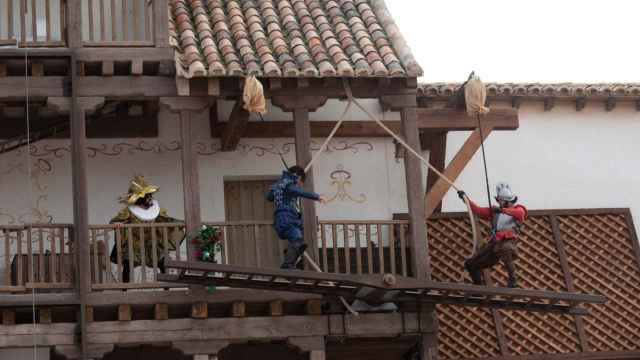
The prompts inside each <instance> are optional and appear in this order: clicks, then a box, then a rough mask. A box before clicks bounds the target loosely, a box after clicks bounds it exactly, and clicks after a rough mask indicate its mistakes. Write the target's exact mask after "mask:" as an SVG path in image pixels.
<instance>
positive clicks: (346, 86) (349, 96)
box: [305, 79, 479, 254]
mask: <svg viewBox="0 0 640 360" xmlns="http://www.w3.org/2000/svg"><path fill="white" fill-rule="evenodd" d="M342 84H343V86H344V90H345V93H346V95H347V99H348V100H349V103H348V104H347V107H346V108H345V111H344V112H343V114H342V116H341V117H340V120H339V121H338V123H337V124H336V125H335V126H334V128H333V130H332V131H331V134H329V137H328V138H327V139H326V140H325V142H324V144H323V145H322V146H321V147H320V151H318V152H317V153H316V155H315V156H314V157H313V158H312V159H311V162H310V163H309V164H307V166H306V167H305V172H307V171H308V170H309V169H310V168H311V165H313V163H314V162H315V161H316V160H317V159H318V156H320V154H321V153H322V151H323V150H324V148H325V147H326V145H327V144H328V143H329V141H330V140H331V138H332V137H333V136H334V135H335V133H336V131H338V128H339V127H340V125H341V124H342V122H343V121H344V118H345V116H346V113H347V111H348V110H349V107H350V106H351V104H352V103H353V104H355V105H356V106H357V107H358V108H359V109H360V110H362V111H363V112H364V113H365V114H366V115H367V116H368V117H369V118H370V119H371V120H373V121H375V122H376V123H377V124H378V125H379V126H380V127H381V128H382V129H383V130H384V131H386V132H387V133H388V134H389V135H391V137H393V138H394V139H395V140H396V141H397V142H398V143H399V144H401V145H402V146H403V147H404V148H405V149H407V150H408V151H409V152H410V153H411V154H413V155H414V156H415V157H417V158H418V159H419V160H420V161H422V163H423V164H425V165H426V166H427V167H428V168H429V169H431V170H432V171H433V172H434V173H435V174H436V175H438V176H439V177H440V178H442V179H443V180H444V181H445V182H446V183H447V184H449V186H451V187H452V188H453V189H454V190H456V191H460V189H459V188H458V187H457V186H456V185H455V184H454V183H453V181H451V179H449V178H448V177H447V176H446V175H445V174H443V173H442V172H441V171H439V170H438V169H437V168H436V167H435V166H433V165H431V163H429V161H427V160H426V159H425V158H424V157H422V155H420V154H419V153H418V152H417V151H415V150H414V149H413V148H412V147H411V146H409V144H407V143H406V142H405V141H404V140H403V139H402V138H401V137H400V136H398V135H396V133H394V132H393V130H391V129H389V128H388V127H387V126H386V125H385V124H384V122H382V121H381V120H380V119H379V118H378V117H377V116H375V115H374V114H372V113H371V112H370V111H369V110H368V109H367V108H365V107H364V106H362V104H360V102H359V101H358V100H356V99H355V98H354V97H353V93H352V92H351V87H350V86H349V82H348V81H347V80H346V79H343V80H342ZM464 203H465V205H466V206H467V212H468V213H469V220H470V222H471V230H472V232H473V240H474V243H473V254H475V253H476V251H477V248H478V241H479V238H478V229H477V226H476V221H475V216H474V215H473V211H472V210H471V202H470V201H469V198H468V197H466V196H465V198H464Z"/></svg>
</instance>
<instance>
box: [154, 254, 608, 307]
mask: <svg viewBox="0 0 640 360" xmlns="http://www.w3.org/2000/svg"><path fill="white" fill-rule="evenodd" d="M166 267H167V269H173V270H176V271H177V274H160V275H158V281H163V282H177V283H188V284H198V285H203V286H210V285H215V286H228V287H235V288H247V289H264V290H274V291H292V292H301V293H314V294H320V295H325V296H332V297H339V296H342V297H344V298H345V299H348V300H351V301H352V300H356V299H360V300H363V301H366V302H368V303H372V304H375V303H384V302H397V303H402V302H411V303H416V302H425V303H437V304H453V305H462V306H477V307H488V308H497V309H513V310H525V311H533V312H546V313H562V314H574V315H587V314H588V312H587V309H586V308H584V307H581V306H580V305H583V304H603V303H605V302H606V300H607V299H606V297H604V296H601V295H589V294H579V293H568V292H552V291H543V290H525V289H509V288H498V287H486V286H476V285H469V284H457V283H442V282H434V281H426V280H419V279H414V278H408V277H402V276H396V275H391V274H377V275H346V274H328V273H318V272H311V271H298V270H279V269H263V268H250V267H239V266H231V265H219V264H212V263H206V262H187V261H167V263H166Z"/></svg>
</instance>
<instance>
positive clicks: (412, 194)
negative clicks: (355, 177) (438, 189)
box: [400, 107, 431, 280]
mask: <svg viewBox="0 0 640 360" xmlns="http://www.w3.org/2000/svg"><path fill="white" fill-rule="evenodd" d="M400 115H401V117H402V133H403V135H404V138H405V141H406V142H407V144H408V145H409V146H410V147H412V148H413V149H420V139H419V135H418V125H417V114H416V108H415V107H405V108H402V110H401V112H400ZM404 167H405V177H406V183H407V205H408V207H409V221H410V223H409V228H410V233H411V245H412V249H413V251H412V256H413V259H412V262H411V264H412V266H413V276H415V277H416V278H418V279H428V280H430V279H431V264H430V260H429V252H428V246H427V224H426V221H425V209H424V202H423V201H422V199H423V194H424V192H423V190H422V164H421V163H420V159H418V158H416V157H415V156H413V155H411V154H407V156H405V157H404Z"/></svg>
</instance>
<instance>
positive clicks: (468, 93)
mask: <svg viewBox="0 0 640 360" xmlns="http://www.w3.org/2000/svg"><path fill="white" fill-rule="evenodd" d="M464 100H465V103H466V104H467V114H469V116H477V115H485V114H488V113H489V108H488V107H486V106H484V104H486V102H487V89H486V87H485V86H484V84H483V83H482V81H481V80H480V78H479V77H478V76H475V75H473V76H472V77H471V79H469V81H467V83H466V85H465V87H464Z"/></svg>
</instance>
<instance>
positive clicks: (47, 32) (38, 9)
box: [0, 0, 66, 47]
mask: <svg viewBox="0 0 640 360" xmlns="http://www.w3.org/2000/svg"><path fill="white" fill-rule="evenodd" d="M65 7H66V1H65V0H0V45H13V44H19V45H20V46H28V47H56V46H65V45H66V34H65V29H66V23H65Z"/></svg>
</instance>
